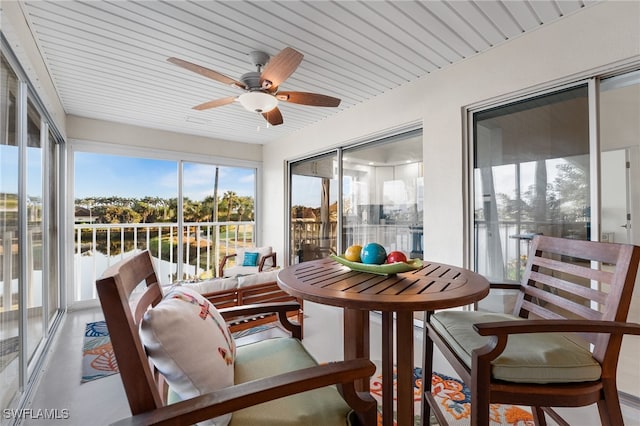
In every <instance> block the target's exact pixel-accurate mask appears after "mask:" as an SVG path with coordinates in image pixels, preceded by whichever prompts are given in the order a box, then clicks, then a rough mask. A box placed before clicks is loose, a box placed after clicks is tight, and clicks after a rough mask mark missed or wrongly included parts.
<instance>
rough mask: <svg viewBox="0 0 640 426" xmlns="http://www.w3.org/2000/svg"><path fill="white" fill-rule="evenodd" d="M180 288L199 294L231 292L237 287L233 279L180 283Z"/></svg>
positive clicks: (236, 281) (236, 280) (236, 282)
mask: <svg viewBox="0 0 640 426" xmlns="http://www.w3.org/2000/svg"><path fill="white" fill-rule="evenodd" d="M182 286H183V287H187V288H191V289H193V290H195V291H197V292H198V293H200V294H204V293H212V292H214V291H222V290H233V289H234V288H236V287H238V279H237V278H234V277H230V278H216V279H213V280H206V281H200V282H197V283H182Z"/></svg>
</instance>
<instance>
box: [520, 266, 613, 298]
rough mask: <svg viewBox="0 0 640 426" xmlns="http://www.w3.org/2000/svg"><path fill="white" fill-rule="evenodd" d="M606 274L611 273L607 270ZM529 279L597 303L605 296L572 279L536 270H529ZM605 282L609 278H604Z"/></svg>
mask: <svg viewBox="0 0 640 426" xmlns="http://www.w3.org/2000/svg"><path fill="white" fill-rule="evenodd" d="M607 274H608V275H609V276H611V275H612V274H611V273H609V272H607ZM531 279H532V280H534V281H536V282H538V283H540V284H543V285H546V286H548V287H550V288H554V289H556V290H558V291H565V292H568V293H572V294H574V295H576V296H579V297H582V298H584V299H589V300H593V301H595V302H598V303H604V302H605V301H606V298H607V295H606V294H604V293H603V292H601V291H598V290H594V289H592V288H591V287H585V286H584V285H580V284H576V283H574V282H572V281H567V280H563V279H561V278H557V277H552V276H550V275H546V274H541V273H538V271H532V272H531ZM600 281H601V280H600ZM606 282H611V279H609V280H606Z"/></svg>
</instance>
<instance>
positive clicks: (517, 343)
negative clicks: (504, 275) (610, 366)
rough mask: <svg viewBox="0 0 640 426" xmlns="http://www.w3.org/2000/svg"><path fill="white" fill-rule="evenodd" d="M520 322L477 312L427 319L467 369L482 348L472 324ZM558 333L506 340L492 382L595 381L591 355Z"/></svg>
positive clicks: (597, 373)
mask: <svg viewBox="0 0 640 426" xmlns="http://www.w3.org/2000/svg"><path fill="white" fill-rule="evenodd" d="M511 320H522V318H519V317H516V316H513V315H509V314H500V313H488V312H478V311H442V312H438V313H436V314H434V315H433V316H432V317H431V325H432V326H433V328H434V329H435V330H436V331H437V332H438V333H439V334H440V335H442V337H443V338H444V340H446V341H447V342H449V343H450V344H451V347H452V348H453V350H454V352H455V353H456V354H457V355H458V356H459V357H460V358H461V359H462V360H463V361H464V362H465V364H466V365H467V366H468V367H471V358H472V356H471V353H472V351H473V350H474V349H477V348H480V347H482V346H484V345H485V344H486V343H488V341H489V337H488V336H481V335H479V334H478V333H476V331H475V330H474V329H473V324H477V323H483V322H494V321H511ZM570 337H571V336H566V335H563V334H560V333H530V334H514V335H512V336H509V340H508V342H507V347H506V348H505V350H504V352H503V353H502V354H500V356H498V357H497V358H496V359H495V360H493V362H492V369H491V372H492V375H493V377H494V378H495V379H499V380H505V381H508V382H517V383H538V384H542V383H568V382H588V381H593V380H598V379H599V378H600V375H601V372H602V371H601V368H600V364H599V363H598V362H597V361H596V360H595V359H594V358H593V356H592V355H591V352H589V350H588V349H587V348H584V347H582V346H580V345H579V344H577V343H576V342H575V341H574V340H572V339H571V338H570Z"/></svg>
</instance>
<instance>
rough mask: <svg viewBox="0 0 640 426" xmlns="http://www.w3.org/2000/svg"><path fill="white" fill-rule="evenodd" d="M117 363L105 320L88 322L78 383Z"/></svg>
mask: <svg viewBox="0 0 640 426" xmlns="http://www.w3.org/2000/svg"><path fill="white" fill-rule="evenodd" d="M274 327H275V326H273V325H259V326H257V327H252V328H250V329H247V330H243V331H238V332H236V333H233V337H234V338H235V339H239V338H241V337H247V336H250V335H251V334H255V333H260V332H263V331H267V330H270V329H272V328H274ZM118 372H119V370H118V364H117V362H116V357H115V355H114V353H113V347H112V346H111V339H110V338H109V330H107V324H106V322H105V321H97V322H90V323H88V324H87V325H86V327H85V330H84V344H83V346H82V379H81V381H80V383H86V382H90V381H92V380H96V379H100V378H102V377H107V376H110V375H112V374H116V373H118Z"/></svg>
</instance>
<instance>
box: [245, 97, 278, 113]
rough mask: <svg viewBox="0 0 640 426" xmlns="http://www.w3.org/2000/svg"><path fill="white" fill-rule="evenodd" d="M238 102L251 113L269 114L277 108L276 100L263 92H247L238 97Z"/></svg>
mask: <svg viewBox="0 0 640 426" xmlns="http://www.w3.org/2000/svg"><path fill="white" fill-rule="evenodd" d="M238 101H239V102H240V104H241V105H242V106H243V107H244V108H245V109H246V110H247V111H251V112H258V113H263V112H269V111H271V110H272V109H274V108H275V107H277V106H278V99H277V98H276V97H275V96H273V95H270V94H268V93H264V92H247V93H243V94H242V95H240V96H238Z"/></svg>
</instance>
